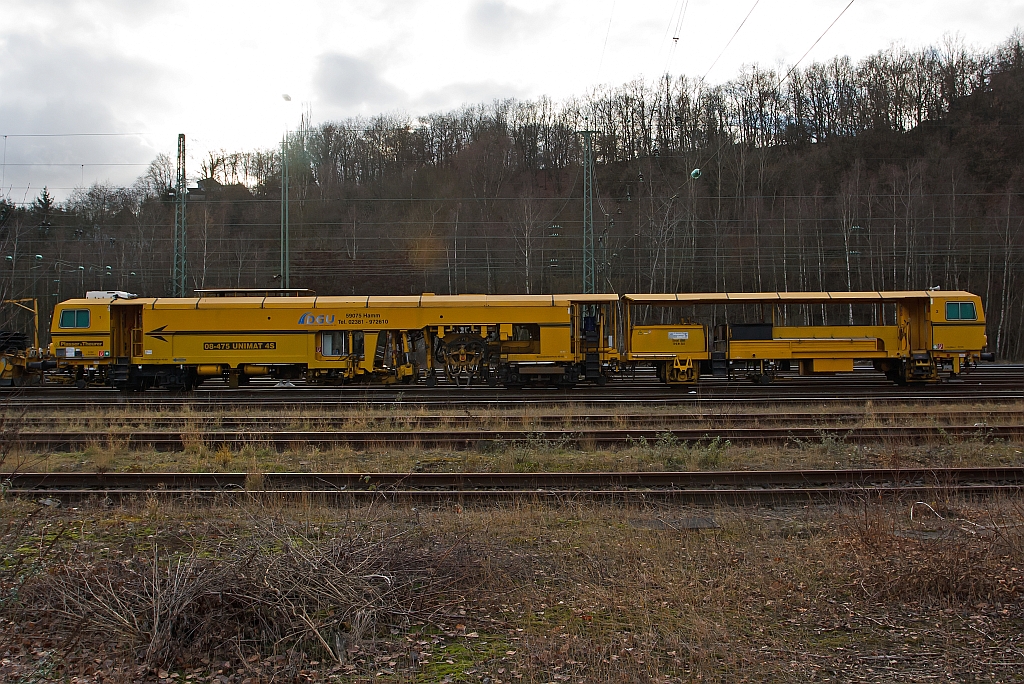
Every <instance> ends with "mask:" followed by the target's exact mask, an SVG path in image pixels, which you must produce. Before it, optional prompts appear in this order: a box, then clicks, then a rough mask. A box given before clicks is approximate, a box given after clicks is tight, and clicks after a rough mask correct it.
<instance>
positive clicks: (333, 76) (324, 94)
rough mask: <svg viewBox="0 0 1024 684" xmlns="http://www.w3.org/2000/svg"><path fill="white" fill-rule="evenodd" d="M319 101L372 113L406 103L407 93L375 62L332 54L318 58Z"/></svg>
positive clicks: (331, 107)
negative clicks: (379, 69) (391, 80)
mask: <svg viewBox="0 0 1024 684" xmlns="http://www.w3.org/2000/svg"><path fill="white" fill-rule="evenodd" d="M314 84H315V87H316V93H317V101H318V103H320V104H322V105H323V106H324V107H325V108H326V109H329V110H335V111H340V112H343V113H359V114H368V113H373V112H379V111H383V110H387V109H392V108H394V107H401V106H404V104H405V102H406V100H407V96H406V94H405V93H403V92H402V91H400V90H399V89H398V88H396V87H395V86H394V85H392V84H391V83H389V82H388V81H387V80H386V79H385V78H384V77H383V76H381V74H380V72H379V71H378V69H377V67H376V66H375V64H374V63H373V62H372V61H369V60H365V59H359V58H358V57H352V56H350V55H341V54H336V53H328V54H325V55H321V56H320V58H319V59H318V60H317V66H316V71H315V75H314Z"/></svg>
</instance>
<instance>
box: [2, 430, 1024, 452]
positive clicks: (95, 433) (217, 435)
mask: <svg viewBox="0 0 1024 684" xmlns="http://www.w3.org/2000/svg"><path fill="white" fill-rule="evenodd" d="M827 437H831V438H837V439H842V440H845V441H848V442H858V443H863V442H871V441H884V440H914V441H935V440H948V439H951V438H969V439H976V440H982V441H987V440H992V439H1008V440H1019V439H1021V438H1024V425H996V426H989V425H947V426H937V425H934V426H901V425H888V426H873V427H836V426H820V427H799V426H797V427H751V428H722V427H713V426H708V427H702V428H683V429H679V428H675V429H673V428H656V429H645V428H622V429H589V428H578V429H559V430H548V429H536V430H530V429H521V430H406V431H377V430H370V431H341V430H338V431H313V430H309V431H307V430H278V431H267V430H253V431H251V432H247V431H237V430H231V431H229V430H201V429H197V430H195V431H194V432H186V433H175V432H158V431H141V430H136V431H130V432H111V431H109V430H78V431H67V432H56V431H54V432H46V433H43V432H39V433H32V432H25V433H20V434H17V435H13V434H12V435H9V436H8V439H9V440H11V441H12V442H14V443H15V444H17V445H18V446H20V447H21V448H23V449H28V450H34V451H46V450H49V451H61V450H63V451H67V450H75V449H78V448H81V447H86V446H90V445H96V444H107V443H111V442H117V443H118V445H119V446H122V447H127V448H140V447H151V448H154V449H157V450H180V449H183V448H185V447H186V446H188V445H190V444H203V445H205V446H207V447H210V448H215V447H219V446H229V447H244V446H247V445H259V446H269V445H272V446H275V447H277V448H279V449H281V448H289V447H300V446H301V447H307V446H316V447H326V448H329V447H335V446H351V447H363V448H367V447H369V448H378V447H379V448H383V447H393V446H410V447H418V448H438V447H445V448H451V449H470V448H480V447H484V446H488V445H501V444H514V443H526V444H543V443H550V444H567V445H568V444H573V445H581V444H582V445H594V446H605V445H618V444H625V445H630V444H632V445H637V444H648V445H650V444H655V443H659V442H661V443H663V442H686V443H693V442H705V441H709V440H712V439H718V440H723V441H724V440H728V441H729V442H732V443H743V444H769V443H773V444H779V443H791V442H801V441H804V442H812V443H813V442H819V441H820V440H822V439H824V438H827Z"/></svg>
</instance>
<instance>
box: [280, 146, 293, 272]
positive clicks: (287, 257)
mask: <svg viewBox="0 0 1024 684" xmlns="http://www.w3.org/2000/svg"><path fill="white" fill-rule="evenodd" d="M288 233H289V231H288V133H287V132H285V134H284V138H282V139H281V286H282V287H285V288H289V287H291V284H290V283H291V279H290V278H289V277H288V269H289V266H290V264H291V254H290V250H289V244H288V243H289V241H290V239H291V236H290V235H289V234H288Z"/></svg>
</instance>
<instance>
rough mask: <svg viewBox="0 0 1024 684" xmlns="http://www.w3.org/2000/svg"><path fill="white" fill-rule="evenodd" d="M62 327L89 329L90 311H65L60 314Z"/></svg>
mask: <svg viewBox="0 0 1024 684" xmlns="http://www.w3.org/2000/svg"><path fill="white" fill-rule="evenodd" d="M59 325H60V327H62V328H88V327H89V310H88V309H65V310H64V311H61V312H60V324H59Z"/></svg>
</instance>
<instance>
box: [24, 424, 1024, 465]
mask: <svg viewBox="0 0 1024 684" xmlns="http://www.w3.org/2000/svg"><path fill="white" fill-rule="evenodd" d="M713 434H714V433H713V432H709V433H708V436H707V437H706V438H704V439H701V440H699V441H697V442H694V443H683V442H680V441H678V440H677V439H675V438H674V437H673V436H672V434H671V433H668V432H666V433H663V434H661V435H659V436H658V437H657V438H655V439H651V440H647V439H637V440H633V441H631V442H629V443H628V444H626V445H624V446H619V447H603V446H598V445H596V444H595V443H594V441H593V440H592V439H590V438H588V437H587V436H586V434H585V433H574V434H570V435H569V436H568V437H567V438H566V439H562V440H550V439H544V438H543V437H541V436H540V435H539V434H537V433H533V434H531V435H527V436H526V437H525V438H523V439H516V440H504V441H499V442H491V443H487V442H483V443H480V444H478V445H477V446H476V447H475V448H470V449H466V450H463V451H452V450H450V449H441V448H425V447H422V446H419V445H417V444H415V443H414V444H411V445H408V446H405V447H389V446H385V445H384V444H382V443H381V444H377V445H370V446H369V447H368V448H367V449H365V450H356V449H353V448H351V447H348V446H341V447H334V448H327V449H325V448H318V447H315V446H306V445H294V446H292V447H291V448H288V449H286V450H284V451H282V452H278V451H277V449H276V448H275V447H274V446H273V445H272V444H270V443H268V442H266V441H264V440H261V439H260V438H259V437H258V436H257V435H254V436H253V438H252V440H251V441H250V442H248V443H246V444H244V445H243V446H242V447H235V448H232V447H228V446H224V445H221V446H219V447H217V448H216V449H213V448H211V447H210V446H202V447H197V446H196V444H195V443H190V444H189V446H188V448H185V449H183V450H181V451H154V450H152V449H144V448H132V449H128V448H126V447H125V446H123V445H118V444H114V445H113V446H110V445H108V444H107V443H99V442H97V443H94V444H92V445H91V446H89V447H88V448H86V449H84V450H82V451H71V452H55V453H46V454H38V453H24V452H19V453H18V455H17V457H16V458H15V457H14V456H12V457H11V459H10V460H9V464H8V467H9V468H12V467H13V468H15V469H17V470H22V471H24V470H27V469H32V470H42V471H103V472H112V471H135V472H138V471H172V472H176V471H191V472H204V471H208V472H250V471H255V470H258V471H262V472H281V471H299V472H302V471H305V472H315V471H342V472H353V471H367V472H413V471H416V472H422V471H438V472H459V471H464V472H468V471H474V472H476V471H480V472H507V471H526V470H528V471H602V470H607V471H632V470H773V469H788V468H859V467H916V466H921V467H930V466H984V465H1021V464H1024V455H1022V453H1024V445H1021V444H1019V443H1016V442H1010V441H1004V440H993V441H985V440H980V439H971V438H963V439H959V438H958V439H946V440H943V441H940V442H938V443H925V444H914V443H911V442H907V441H902V440H901V441H890V442H878V443H873V444H855V443H849V442H847V441H846V440H844V439H842V438H841V437H833V436H831V435H823V436H822V437H820V438H817V439H814V440H805V441H801V442H797V443H791V444H788V445H786V446H771V445H767V446H756V445H754V446H750V445H738V444H732V443H730V442H729V441H728V440H722V439H718V438H715V437H714V436H713Z"/></svg>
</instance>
